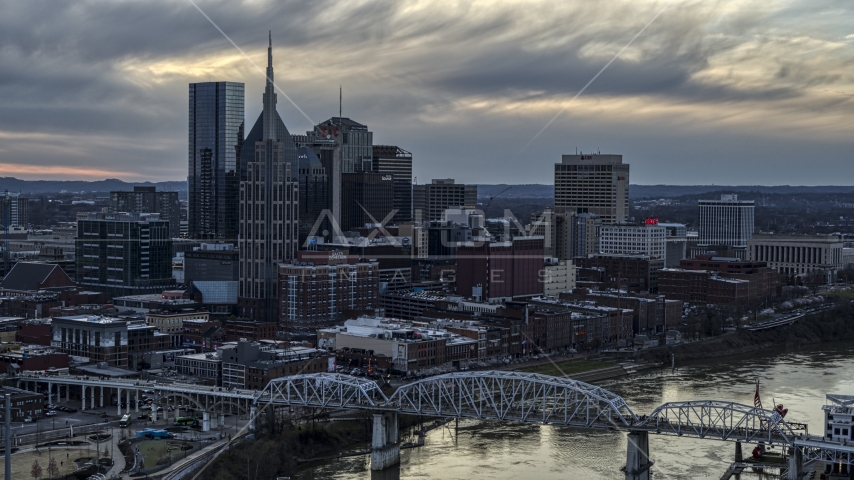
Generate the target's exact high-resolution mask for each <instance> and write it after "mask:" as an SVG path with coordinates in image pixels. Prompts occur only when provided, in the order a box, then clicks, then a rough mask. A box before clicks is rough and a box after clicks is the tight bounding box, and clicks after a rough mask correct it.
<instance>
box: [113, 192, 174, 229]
mask: <svg viewBox="0 0 854 480" xmlns="http://www.w3.org/2000/svg"><path fill="white" fill-rule="evenodd" d="M110 213H113V214H115V213H159V214H160V219H161V220H166V221H167V222H169V236H170V237H171V238H178V237H180V236H181V204H180V203H179V202H178V192H158V191H157V189H156V187H133V191H132V192H128V191H115V192H110Z"/></svg>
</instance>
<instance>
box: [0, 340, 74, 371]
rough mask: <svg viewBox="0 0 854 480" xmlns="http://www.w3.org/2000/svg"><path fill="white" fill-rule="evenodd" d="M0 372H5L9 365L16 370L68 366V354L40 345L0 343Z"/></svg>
mask: <svg viewBox="0 0 854 480" xmlns="http://www.w3.org/2000/svg"><path fill="white" fill-rule="evenodd" d="M0 350H2V353H0V372H3V373H5V372H7V371H8V367H9V366H10V365H17V371H43V370H57V369H62V368H66V369H67V368H68V354H67V353H62V352H57V351H56V350H55V349H53V348H51V347H45V346H42V345H21V344H2V345H0Z"/></svg>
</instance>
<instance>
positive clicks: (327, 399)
mask: <svg viewBox="0 0 854 480" xmlns="http://www.w3.org/2000/svg"><path fill="white" fill-rule="evenodd" d="M387 400H388V399H387V398H386V396H385V395H384V394H383V392H382V390H381V389H380V386H379V385H377V383H376V382H374V381H373V380H368V379H365V378H358V377H351V376H350V375H341V374H338V373H307V374H302V375H292V376H289V377H281V378H276V379H273V380H270V382H269V383H268V384H267V385H266V386H265V387H264V389H263V390H261V391H260V392H259V393H258V395H256V396H255V400H254V401H253V403H255V404H258V403H272V404H281V405H294V406H307V407H312V406H313V407H323V408H334V407H338V408H367V409H378V408H380V407H382V406H383V405H385V403H386V401H387Z"/></svg>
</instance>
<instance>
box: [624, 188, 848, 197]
mask: <svg viewBox="0 0 854 480" xmlns="http://www.w3.org/2000/svg"><path fill="white" fill-rule="evenodd" d="M711 192H730V193H741V192H756V193H774V194H781V195H783V194H798V193H818V194H832V193H854V186H834V185H823V186H814V187H807V186H791V185H774V186H766V185H630V186H629V198H667V197H681V196H682V195H699V194H703V193H711Z"/></svg>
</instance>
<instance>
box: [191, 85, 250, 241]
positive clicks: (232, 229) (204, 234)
mask: <svg viewBox="0 0 854 480" xmlns="http://www.w3.org/2000/svg"><path fill="white" fill-rule="evenodd" d="M243 89H244V88H243V84H242V83H235V82H203V83H191V84H190V131H189V137H190V138H189V157H190V172H189V175H188V176H187V187H188V193H189V203H188V208H187V216H188V220H189V225H188V235H189V236H190V237H192V238H207V239H223V240H227V241H232V242H236V241H237V240H236V239H237V222H238V213H237V207H238V205H237V203H238V200H237V196H238V193H239V188H240V186H239V181H240V176H239V175H240V166H239V159H240V147H241V145H242V144H243Z"/></svg>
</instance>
